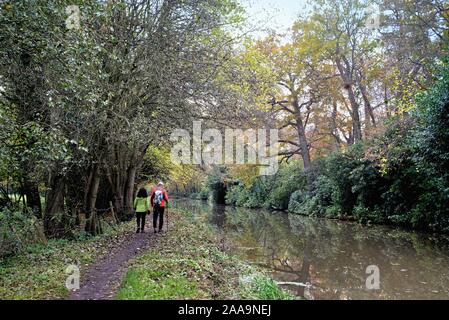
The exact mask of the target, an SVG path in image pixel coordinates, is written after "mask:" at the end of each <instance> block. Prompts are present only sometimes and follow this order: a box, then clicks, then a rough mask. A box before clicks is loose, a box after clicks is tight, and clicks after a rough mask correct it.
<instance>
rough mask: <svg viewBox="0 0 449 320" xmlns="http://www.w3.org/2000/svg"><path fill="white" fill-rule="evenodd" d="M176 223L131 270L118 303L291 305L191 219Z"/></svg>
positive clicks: (178, 215) (174, 215)
mask: <svg viewBox="0 0 449 320" xmlns="http://www.w3.org/2000/svg"><path fill="white" fill-rule="evenodd" d="M170 219H172V221H176V224H175V226H174V227H173V229H171V230H170V232H169V233H167V234H164V235H162V236H161V239H160V241H159V244H158V246H156V247H155V248H152V249H150V251H149V252H147V253H146V254H144V255H142V256H139V257H137V258H136V259H135V260H133V261H132V262H131V264H130V268H129V269H128V272H127V274H126V275H125V278H124V281H123V283H122V285H121V288H120V290H119V292H118V293H117V295H116V298H117V299H121V300H158V299H264V300H265V299H292V298H293V296H292V295H290V294H289V293H288V292H286V291H284V290H283V289H281V288H280V287H279V286H277V285H276V283H275V282H274V281H273V280H272V279H271V278H269V277H268V276H267V275H266V274H265V273H264V272H262V271H261V270H260V269H258V268H256V267H254V266H250V265H248V264H246V263H244V262H242V261H240V260H238V258H237V257H235V256H233V255H231V254H229V253H227V252H226V251H225V250H224V249H221V248H220V242H221V241H220V239H219V238H218V237H217V235H216V234H215V233H214V232H213V230H212V229H211V228H209V227H208V226H207V225H206V224H204V223H197V222H195V220H194V219H193V216H192V214H191V213H188V212H180V211H176V212H170Z"/></svg>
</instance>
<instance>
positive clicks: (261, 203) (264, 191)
mask: <svg viewBox="0 0 449 320" xmlns="http://www.w3.org/2000/svg"><path fill="white" fill-rule="evenodd" d="M448 70H449V67H448V63H447V61H446V63H445V64H444V67H443V68H442V70H441V72H440V76H439V78H438V79H437V81H436V83H435V85H434V86H433V87H432V88H431V89H430V90H428V91H427V92H425V93H423V94H420V95H418V96H417V97H416V107H414V108H413V109H412V111H411V112H409V113H407V114H403V115H401V116H398V117H396V118H394V119H391V120H390V121H389V123H387V124H386V129H385V131H384V132H383V133H382V134H380V135H378V136H377V137H375V138H372V139H370V140H366V141H363V142H359V143H357V144H355V145H353V146H351V147H349V148H348V149H347V150H345V151H340V152H335V153H333V154H331V155H329V156H327V157H324V158H319V159H316V160H315V161H314V164H313V170H312V172H310V173H308V174H309V175H310V176H309V178H308V179H307V177H306V174H305V173H304V171H303V170H302V167H301V164H300V163H299V162H297V161H291V162H290V163H288V164H285V163H284V164H282V165H281V166H280V170H279V171H278V173H277V174H276V175H274V176H270V177H255V178H253V179H250V180H249V182H248V179H246V181H245V182H244V183H242V181H241V180H242V179H241V177H242V175H240V176H239V175H236V176H232V174H229V173H228V177H226V179H228V180H229V179H233V180H236V181H238V183H237V184H233V185H230V186H229V187H228V190H227V195H226V201H227V203H228V204H231V205H236V206H245V207H266V208H271V209H281V210H288V211H290V212H292V213H296V214H301V215H314V216H319V217H330V218H340V219H356V220H358V221H360V222H362V223H378V224H393V225H400V226H404V227H410V228H415V229H421V230H425V231H430V232H438V233H445V234H448V233H449V206H448V203H449V129H448V128H449V71H448ZM307 181H309V182H307Z"/></svg>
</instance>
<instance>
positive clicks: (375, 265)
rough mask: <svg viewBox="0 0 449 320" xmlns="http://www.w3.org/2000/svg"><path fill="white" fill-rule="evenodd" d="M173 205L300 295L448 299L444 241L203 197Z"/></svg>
mask: <svg viewBox="0 0 449 320" xmlns="http://www.w3.org/2000/svg"><path fill="white" fill-rule="evenodd" d="M174 206H175V207H177V208H181V209H184V210H188V211H191V212H193V213H194V214H195V221H196V223H208V224H210V225H212V226H214V227H215V228H216V230H217V232H220V233H222V234H223V236H224V237H225V239H227V240H228V241H227V242H229V245H230V246H231V250H232V251H233V252H234V253H235V254H237V255H238V256H239V257H240V258H241V259H243V260H245V261H247V262H248V263H251V264H256V265H258V266H261V267H263V268H265V269H266V270H267V271H268V272H269V273H270V274H271V276H272V278H273V279H274V280H275V281H277V282H281V283H286V282H287V284H283V285H282V286H283V287H285V288H286V289H288V290H290V291H291V292H293V293H294V294H296V295H297V296H299V297H305V298H306V299H332V300H342V299H449V244H448V242H447V240H445V239H443V238H439V237H435V236H432V235H428V234H422V233H418V232H411V231H405V230H401V229H397V228H392V227H387V226H369V227H367V226H362V225H360V224H358V223H354V222H344V221H338V220H330V219H319V218H310V217H304V216H298V215H293V214H286V213H282V212H271V211H268V210H264V209H257V210H256V209H247V208H235V207H231V206H223V205H211V204H209V203H207V202H204V201H199V200H190V199H176V200H175V201H174ZM367 279H368V286H367ZM377 287H378V289H377Z"/></svg>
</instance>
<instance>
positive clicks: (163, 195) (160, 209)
mask: <svg viewBox="0 0 449 320" xmlns="http://www.w3.org/2000/svg"><path fill="white" fill-rule="evenodd" d="M150 199H151V206H152V207H153V228H154V233H157V232H158V230H157V220H158V218H159V232H161V231H162V227H163V226H164V210H165V206H166V204H167V202H168V194H167V191H166V190H165V189H164V183H163V182H159V183H158V184H157V186H156V188H154V189H153V191H152V192H151V197H150Z"/></svg>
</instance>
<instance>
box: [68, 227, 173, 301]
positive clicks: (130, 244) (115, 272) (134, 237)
mask: <svg viewBox="0 0 449 320" xmlns="http://www.w3.org/2000/svg"><path fill="white" fill-rule="evenodd" d="M149 220H150V219H149ZM164 230H165V227H164ZM164 235H165V232H164V233H157V234H155V233H154V232H153V229H152V228H151V226H150V225H149V223H147V224H146V232H145V233H129V234H128V235H127V236H126V237H125V238H124V240H123V241H122V242H121V243H120V244H119V245H118V246H117V247H115V248H114V249H112V251H111V252H110V253H109V254H107V255H106V256H104V257H102V258H100V259H99V260H98V261H97V262H95V263H93V264H92V265H90V266H89V267H88V268H87V270H85V271H84V272H83V270H81V278H82V281H81V285H80V289H79V290H77V291H74V292H72V293H71V294H70V295H69V296H68V297H67V300H111V299H114V296H115V294H116V292H117V290H118V288H119V287H120V284H121V280H122V278H123V276H124V275H125V274H126V271H127V269H128V264H129V261H130V260H131V259H133V258H135V257H137V256H138V255H140V254H142V253H145V252H146V251H148V250H149V249H150V248H153V247H156V246H157V245H158V243H159V239H160V237H163V236H164Z"/></svg>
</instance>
